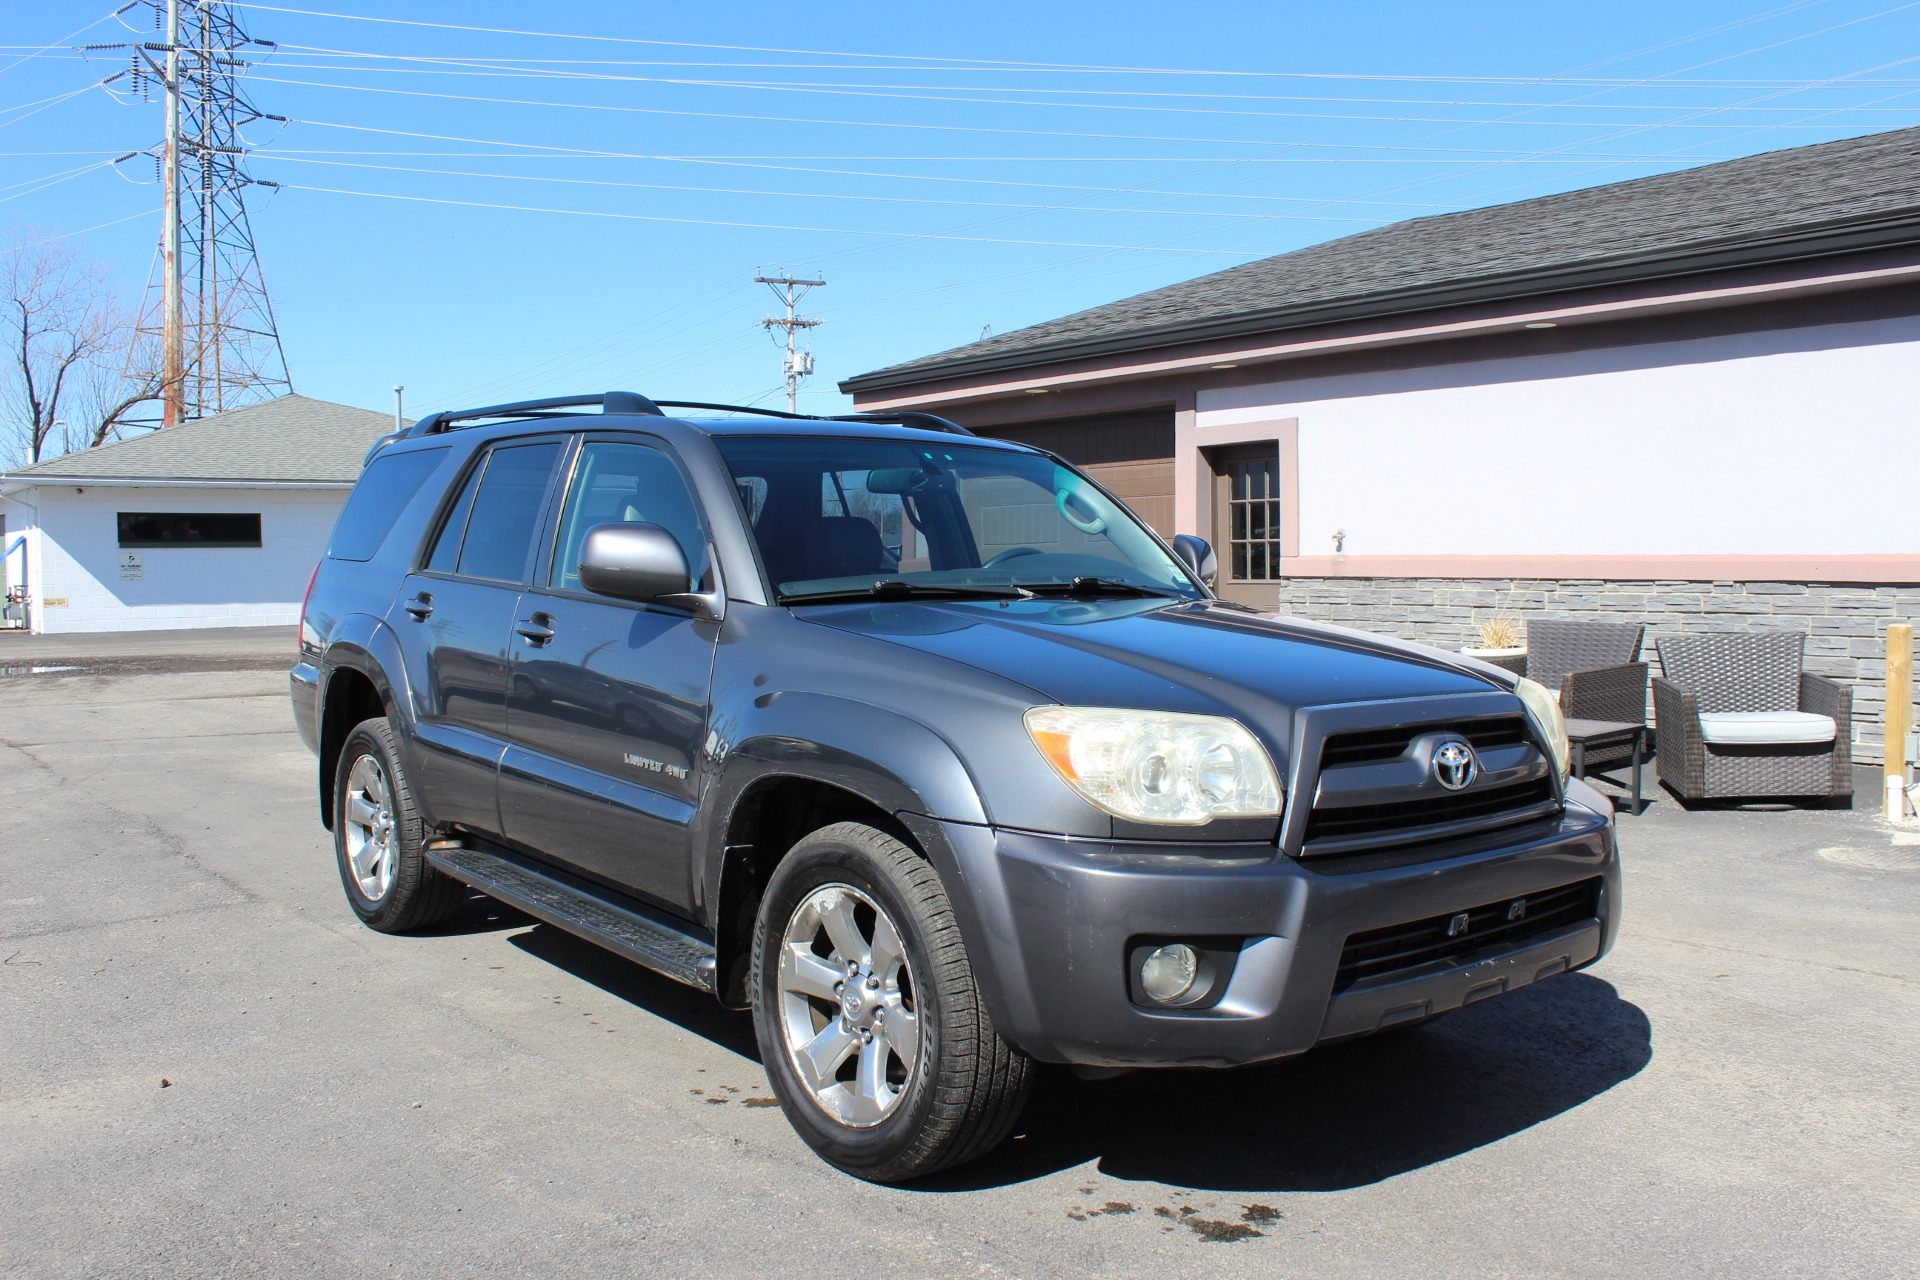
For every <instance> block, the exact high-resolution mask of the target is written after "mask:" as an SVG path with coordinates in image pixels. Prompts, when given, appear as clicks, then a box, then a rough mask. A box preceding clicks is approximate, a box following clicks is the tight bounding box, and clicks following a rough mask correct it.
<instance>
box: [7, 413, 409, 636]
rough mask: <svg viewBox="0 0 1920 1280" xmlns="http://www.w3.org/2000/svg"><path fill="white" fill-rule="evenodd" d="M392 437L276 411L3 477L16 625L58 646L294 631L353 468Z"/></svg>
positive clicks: (176, 430) (354, 419)
mask: <svg viewBox="0 0 1920 1280" xmlns="http://www.w3.org/2000/svg"><path fill="white" fill-rule="evenodd" d="M392 429H393V419H392V418H391V417H388V416H386V415H384V414H379V413H374V412H371V411H369V410H366V409H355V408H352V407H350V406H348V405H343V404H332V403H329V402H327V401H325V400H310V399H308V398H307V397H305V396H283V397H281V398H280V399H277V400H269V401H266V402H264V403H261V404H255V405H249V406H247V407H246V408H244V409H234V410H231V411H229V412H227V413H222V414H218V415H216V416H214V417H211V418H202V419H201V420H199V421H198V422H190V423H187V424H185V425H183V426H178V427H169V428H167V429H165V430H162V431H155V432H153V433H151V434H149V435H144V436H139V437H136V438H134V439H131V440H125V441H121V442H120V443H118V444H109V445H103V446H102V447H100V448H98V449H88V450H85V451H83V452H80V453H71V454H68V455H66V456H65V457H62V458H54V459H51V460H49V461H45V462H40V463H36V464H35V465H33V466H30V467H21V468H19V469H18V470H15V471H11V472H7V473H4V474H0V547H4V548H5V550H6V552H7V555H6V559H5V580H6V583H7V585H8V587H9V588H10V590H11V591H12V594H16V595H23V596H24V597H25V599H24V602H23V603H24V605H25V608H24V610H16V611H15V612H24V614H25V620H26V622H27V623H28V625H29V626H30V628H31V629H32V630H34V631H36V632H55V633H58V632H75V631H144V630H158V629H168V628H180V627H249V626H275V625H286V624H291V623H294V622H297V621H299V617H300V602H301V599H302V597H303V596H304V595H305V593H306V588H307V581H308V578H309V576H310V575H311V574H312V572H313V568H314V565H315V564H317V563H318V562H319V559H320V554H321V552H322V551H323V550H324V549H325V547H326V542H327V537H328V535H329V534H330V533H331V532H332V530H333V522H334V519H335V517H336V516H338V515H339V514H340V508H341V506H342V505H343V504H344V503H345V502H346V499H347V493H348V491H349V490H350V489H352V488H353V482H354V480H355V479H356V478H357V477H358V476H359V474H360V464H361V461H362V459H363V458H364V457H365V456H366V452H367V449H368V447H369V446H370V445H372V443H373V442H374V441H375V440H376V439H378V438H379V437H380V436H381V435H383V434H385V433H386V432H388V431H391V430H392ZM16 625H17V624H16Z"/></svg>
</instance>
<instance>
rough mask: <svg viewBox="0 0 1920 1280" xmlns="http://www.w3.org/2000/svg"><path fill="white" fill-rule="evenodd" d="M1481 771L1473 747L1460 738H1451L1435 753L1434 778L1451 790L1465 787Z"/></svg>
mask: <svg viewBox="0 0 1920 1280" xmlns="http://www.w3.org/2000/svg"><path fill="white" fill-rule="evenodd" d="M1479 772H1480V765H1479V762H1477V761H1476V760H1475V759H1474V758H1473V748H1472V747H1469V746H1468V745H1467V744H1466V743H1464V742H1462V741H1460V739H1458V738H1449V739H1447V740H1446V741H1445V742H1443V743H1441V744H1440V746H1439V747H1438V749H1436V750H1435V751H1434V753H1433V780H1434V781H1435V782H1437V783H1439V784H1440V785H1441V786H1443V787H1445V788H1446V789H1447V790H1449V791H1459V790H1462V789H1464V788H1465V787H1466V786H1467V784H1468V783H1470V782H1472V781H1473V779H1474V775H1475V774H1477V773H1479Z"/></svg>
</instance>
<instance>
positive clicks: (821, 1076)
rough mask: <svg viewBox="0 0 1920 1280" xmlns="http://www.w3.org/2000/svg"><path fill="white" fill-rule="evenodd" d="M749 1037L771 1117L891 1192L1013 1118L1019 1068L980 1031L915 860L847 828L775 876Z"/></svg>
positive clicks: (878, 835) (871, 832)
mask: <svg viewBox="0 0 1920 1280" xmlns="http://www.w3.org/2000/svg"><path fill="white" fill-rule="evenodd" d="M753 995H754V1015H753V1017H754V1030H755V1032H756V1033H757V1035H758V1037H759V1041H760V1054H761V1059H762V1061H763V1062H764V1063H765V1064H766V1068H767V1078H768V1080H769V1081H770V1082H771V1083H772V1085H773V1090H774V1092H775V1093H776V1094H777V1095H778V1096H779V1098H780V1105H781V1107H782V1108H783V1109H784V1110H785V1112H786V1115H787V1119H788V1120H789V1121H790V1122H791V1123H792V1124H793V1127H794V1128H795V1130H797V1131H798V1132H799V1134H800V1136H801V1138H803V1139H804V1140H805V1141H806V1142H807V1144H808V1145H809V1146H811V1147H812V1148H813V1149H814V1150H815V1151H816V1152H817V1153H819V1155H820V1156H821V1157H822V1158H823V1159H825V1160H826V1161H827V1162H828V1163H830V1164H832V1165H834V1166H835V1167H837V1168H839V1169H842V1170H844V1171H846V1172H847V1173H851V1174H853V1175H854V1176H856V1177H860V1178H865V1179H867V1180H868V1181H871V1182H904V1181H906V1180H908V1179H910V1178H917V1177H922V1176H924V1175H926V1174H929V1173H933V1172H936V1171H937V1170H940V1169H945V1168H950V1167H952V1166H954V1165H957V1164H963V1163H965V1162H966V1161H969V1160H973V1159H977V1158H978V1157H980V1156H983V1155H985V1154H986V1153H987V1152H989V1151H991V1150H993V1148H995V1147H996V1146H998V1145H999V1144H1000V1143H1001V1142H1002V1141H1003V1140H1004V1139H1005V1138H1006V1136H1007V1134H1008V1133H1009V1132H1011V1130H1012V1128H1013V1125H1014V1123H1015V1121H1017V1120H1018V1119H1019V1117H1020V1110H1021V1107H1022V1106H1023V1105H1024V1104H1025V1102H1026V1097H1027V1092H1028V1089H1029V1087H1030V1085H1031V1077H1032V1066H1033V1064H1032V1061H1031V1060H1030V1059H1028V1058H1027V1057H1026V1056H1025V1055H1024V1054H1022V1053H1020V1052H1019V1051H1018V1050H1016V1049H1014V1048H1013V1047H1012V1046H1010V1045H1008V1044H1007V1043H1006V1042H1005V1041H1004V1040H1002V1039H1001V1038H1000V1036H999V1034H998V1033H997V1032H996V1031H995V1030H994V1028H993V1024H992V1022H991V1021H990V1020H989V1019H988V1017H987V1012H986V1008H985V1006H984V1005H983V1004H982V1003H981V999H980V991H979V988H978V986H977V985H976V984H975V982H974V979H973V970H972V966H971V965H970V964H969V963H968V960H967V954H966V948H965V946H964V945H963V944H962V942H961V939H960V931H959V928H958V926H957V925H956V924H955V923H954V919H953V908H952V905H951V904H950V903H949V902H948V901H947V895H946V891H945V890H944V889H943V888H942V887H941V884H940V877H939V876H938V875H937V874H936V873H935V872H934V869H933V867H932V866H931V865H929V864H928V862H927V861H926V859H924V858H922V857H921V856H920V855H919V854H917V853H916V852H914V851H913V850H912V849H910V848H908V847H907V846H906V845H904V844H902V843H901V842H900V841H899V840H897V839H895V838H894V837H892V836H890V835H887V834H886V833H884V832H881V831H876V830H875V829H873V828H872V827H868V826H864V825H862V824H859V823H852V822H846V823H839V824H837V825H834V826H830V827H823V828H822V829H820V830H819V831H816V832H814V833H813V834H812V835H810V836H807V837H806V838H805V839H803V840H802V841H800V843H799V844H797V845H795V846H794V848H793V850H792V852H790V853H789V854H788V855H787V857H786V858H785V859H784V860H783V861H782V862H781V863H780V865H779V867H778V868H776V869H775V871H774V874H773V877H772V880H771V882H770V883H769V884H768V886H767V891H766V895H765V897H764V898H763V899H762V901H761V905H760V917H759V923H758V927H757V930H756V932H755V937H754V956H753Z"/></svg>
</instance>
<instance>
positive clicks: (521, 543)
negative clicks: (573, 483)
mask: <svg viewBox="0 0 1920 1280" xmlns="http://www.w3.org/2000/svg"><path fill="white" fill-rule="evenodd" d="M559 458H560V442H559V441H557V440H550V441H543V442H541V443H539V444H524V445H512V446H509V447H506V448H499V449H495V450H494V451H493V452H492V453H491V454H489V455H488V457H487V460H486V464H485V467H484V468H483V469H482V470H481V471H480V472H479V474H478V476H477V477H476V479H477V481H478V483H477V484H470V485H469V487H468V493H469V494H470V495H471V497H470V498H469V497H468V496H466V495H463V496H462V498H461V500H460V505H459V506H458V507H456V508H455V509H454V512H453V518H452V519H450V520H449V521H448V522H447V527H446V529H445V530H443V531H442V533H441V535H440V545H438V546H436V547H435V548H434V551H433V559H432V562H431V564H430V566H429V567H431V568H435V569H445V568H447V566H448V563H449V562H451V563H452V564H453V572H455V573H457V574H459V575H460V576H462V577H468V578H488V579H491V580H493V581H495V582H519V581H522V580H523V579H524V578H525V576H526V572H527V558H528V556H530V555H531V554H532V552H533V538H534V534H535V533H536V532H537V531H538V529H539V525H540V513H541V511H542V510H543V509H544V508H545V506H546V501H547V484H548V482H549V481H550V480H551V479H552V478H553V467H554V464H555V463H556V462H557V461H559ZM469 503H471V506H470V507H469ZM463 526H464V529H463ZM456 540H457V543H458V546H459V552H458V558H457V560H456V559H454V556H453V554H452V545H451V544H453V543H455V542H456Z"/></svg>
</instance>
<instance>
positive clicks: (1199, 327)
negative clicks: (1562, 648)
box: [842, 129, 1920, 760]
mask: <svg viewBox="0 0 1920 1280" xmlns="http://www.w3.org/2000/svg"><path fill="white" fill-rule="evenodd" d="M842 386H843V388H844V389H845V390H847V391H848V392H850V393H851V394H852V395H853V396H854V397H855V401H856V403H857V404H858V405H859V407H861V408H863V409H904V408H914V409H925V410H929V411H932V412H936V413H941V414H944V415H946V416H948V417H951V418H953V419H955V420H957V421H959V422H962V423H964V424H966V425H967V426H969V427H972V428H973V429H975V430H977V431H981V432H984V433H990V434H994V435H1002V436H1007V437H1011V438H1015V439H1020V440H1026V441H1029V442H1032V443H1035V444H1039V445H1043V446H1045V447H1048V448H1052V449H1054V450H1055V451H1057V452H1059V453H1062V454H1063V455H1065V456H1067V457H1069V458H1071V459H1073V460H1074V461H1076V462H1080V463H1082V464H1083V465H1086V466H1088V467H1089V469H1090V470H1092V471H1093V472H1095V473H1096V474H1097V475H1099V476H1100V477H1101V478H1102V479H1104V480H1106V481H1107V482H1108V483H1109V485H1110V486H1111V487H1113V488H1114V489H1115V490H1116V491H1117V492H1119V493H1120V494H1121V495H1122V496H1123V497H1126V498H1128V499H1129V500H1130V501H1132V502H1133V503H1134V504H1135V505H1136V507H1137V509H1138V510H1140V512H1141V513H1142V514H1143V515H1144V516H1146V517H1147V518H1148V519H1149V520H1151V521H1152V522H1153V523H1154V524H1155V525H1156V526H1157V527H1159V528H1160V529H1161V530H1162V532H1164V533H1169V534H1170V533H1173V532H1194V533H1199V534H1201V535H1203V536H1206V537H1209V538H1211V539H1212V540H1213V541H1214V542H1215V544H1216V545H1217V546H1218V547H1219V549H1220V552H1221V565H1222V575H1221V577H1222V580H1221V590H1222V592H1223V594H1226V595H1228V596H1230V597H1232V598H1235V599H1239V600H1242V601H1245V602H1248V603H1252V604H1256V605H1260V606H1262V607H1269V608H1272V607H1278V608H1281V609H1284V610H1285V611H1287V612H1291V613H1298V614H1303V615H1307V616H1313V617H1322V618H1329V619H1333V620H1338V621H1343V622H1347V623H1351V624H1353V625H1359V626H1365V627H1369V628H1372V629H1375V630H1381V631H1387V632H1393V633H1398V634H1402V635H1405V636H1408V637H1409V638H1413V639H1419V640H1424V641H1428V642H1431V643H1436V644H1443V645H1449V646H1451V645H1458V644H1462V643H1466V642H1468V641H1469V640H1470V639H1471V638H1472V623H1473V622H1474V620H1475V617H1476V615H1479V616H1485V614H1486V613H1488V612H1489V611H1491V610H1493V609H1496V608H1501V607H1512V608H1514V609H1516V610H1518V611H1519V612H1520V613H1521V614H1522V616H1523V617H1524V616H1526V615H1527V614H1529V613H1541V614H1545V615H1553V616H1570V615H1577V614H1580V613H1583V612H1601V611H1604V612H1609V613H1615V614H1620V615H1625V616H1631V617H1634V618H1639V619H1644V620H1645V621H1646V623H1647V625H1648V627H1649V630H1650V632H1653V633H1658V632H1660V631H1662V630H1703V629H1704V630H1734V629H1747V628H1752V627H1767V626H1786V627H1792V628H1795V629H1798V630H1802V631H1806V632H1808V633H1809V637H1810V638H1809V642H1808V649H1807V651H1808V654H1809V661H1808V665H1809V667H1810V668H1811V669H1813V670H1815V671H1816V672H1819V673H1821V674H1827V675H1833V676H1836V677H1840V678H1844V679H1847V680H1850V681H1852V682H1853V683H1854V684H1855V697H1856V717H1855V724H1856V729H1857V748H1856V758H1858V759H1863V760H1876V759H1878V758H1879V733H1880V729H1879V725H1880V721H1881V716H1882V712H1883V707H1884V700H1883V699H1884V695H1883V684H1882V681H1881V679H1880V676H1881V669H1880V662H1879V654H1880V647H1879V646H1880V643H1881V642H1880V640H1879V635H1880V632H1881V630H1882V628H1883V627H1884V624H1885V622H1886V620H1888V619H1889V618H1892V617H1897V616H1905V617H1908V618H1911V617H1912V616H1913V615H1914V614H1916V613H1920V522H1916V521H1915V520H1914V519H1913V518H1912V517H1911V516H1906V517H1903V516H1902V515H1900V514H1899V513H1900V511H1901V510H1902V509H1903V508H1902V504H1903V503H1904V510H1906V511H1908V512H1910V511H1911V510H1912V505H1913V501H1912V492H1913V484H1914V477H1915V474H1916V464H1917V460H1920V446H1916V444H1915V441H1916V440H1920V407H1916V406H1920V129H1910V130H1900V131H1895V132H1890V133H1882V134H1876V135H1872V136H1869V137H1864V138H1855V139H1849V140H1846V141H1841V142H1833V143H1824V144H1821V145H1818V146H1810V147H1800V148H1795V149H1793V150H1788V151H1779V152H1772V153H1768V154H1765V155H1759V156H1753V157H1749V158H1746V159H1742V160H1733V161H1728V162H1725V163H1721V164H1714V165H1707V166H1703V167H1701V168H1697V169H1691V170H1687V171H1685V172H1681V173H1673V174H1666V175H1661V176H1658V177H1652V178H1643V179H1638V180H1635V181H1631V182H1623V183H1618V184H1614V185H1611V186H1605V187H1596V188H1592V189H1589V190H1585V191H1575V192H1569V193H1566V194H1563V195H1556V196H1548V197H1545V198H1542V199H1537V200H1528V201H1522V202H1519V203H1515V204H1508V205H1500V206H1495V207H1492V208H1487V209H1477V210H1471V211H1468V212H1465V213H1457V214H1447V215H1442V216H1438V217H1430V218H1421V219H1415V220H1412V221H1409V222H1404V223H1399V224H1396V225H1393V226H1390V227H1384V228H1380V229H1378V230H1374V231H1368V232H1364V233H1361V234H1359V235H1355V236H1351V237H1347V238H1345V239H1341V240H1335V241H1331V242H1328V243H1325V244H1321V245H1316V246H1314V247H1311V248H1308V249H1303V250H1300V251H1297V252H1294V253H1288V254H1283V255H1280V256H1278V257H1274V258H1269V259H1265V260H1263V261H1259V262H1254V263H1249V264H1247V265H1244V266H1240V267H1235V268H1232V269H1230V270H1227V271H1222V272H1218V273H1215V274H1213V275H1209V276H1204V277H1201V278H1199V279H1196V280H1191V281H1187V282H1185V283H1183V284H1178V285H1174V286H1171V287H1169V288H1165V289H1160V290H1156V291H1154V292H1151V293H1146V294H1142V295H1139V296H1137V297H1133V298H1127V299H1123V300H1121V301H1118V302H1114V303H1111V304H1108V305H1106V306H1102V307H1096V308H1094V309H1092V310H1089V311H1084V312H1080V313H1078V314H1076V315H1071V316H1066V317H1063V318H1061V319H1058V320H1052V321H1048V322H1046V323H1043V324H1039V325H1034V326H1032V327H1030V328H1027V329H1023V330H1019V331H1016V332H1012V333H1007V334H1002V335H999V336H997V337H994V338H990V339H988V340H986V341H983V342H978V343H974V344H972V345H970V346H966V347H961V348H958V349H956V350H953V351H948V352H943V353H941V354H938V355H934V356H929V357H925V358H922V359H918V360H913V361H909V362H907V363H904V364H899V365H894V366H892V367H889V368H885V369H880V370H877V371H875V372H872V373H868V374H863V375H861V376H859V377H856V378H852V379H849V380H848V381H846V382H845V383H843V384H842ZM1649 656H1651V655H1649Z"/></svg>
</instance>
